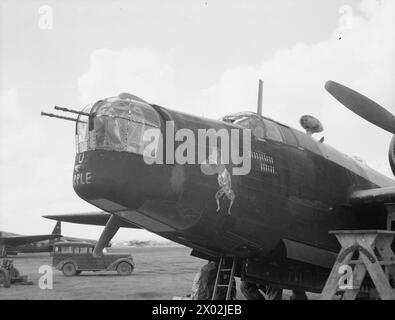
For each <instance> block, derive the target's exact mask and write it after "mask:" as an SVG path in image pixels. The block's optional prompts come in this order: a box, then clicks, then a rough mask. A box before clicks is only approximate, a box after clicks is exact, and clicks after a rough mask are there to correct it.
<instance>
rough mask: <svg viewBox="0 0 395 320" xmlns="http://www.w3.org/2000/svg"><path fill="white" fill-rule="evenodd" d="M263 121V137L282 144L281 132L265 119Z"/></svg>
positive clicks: (275, 125)
mask: <svg viewBox="0 0 395 320" xmlns="http://www.w3.org/2000/svg"><path fill="white" fill-rule="evenodd" d="M263 121H264V123H265V129H266V134H265V137H266V138H267V139H270V140H274V141H279V142H282V141H283V138H282V136H281V132H280V129H279V128H278V126H277V124H275V123H274V122H272V121H269V120H266V119H264V120H263Z"/></svg>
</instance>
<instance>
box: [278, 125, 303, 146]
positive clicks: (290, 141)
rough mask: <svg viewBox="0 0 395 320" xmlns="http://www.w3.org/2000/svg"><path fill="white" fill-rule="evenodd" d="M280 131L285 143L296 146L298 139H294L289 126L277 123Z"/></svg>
mask: <svg viewBox="0 0 395 320" xmlns="http://www.w3.org/2000/svg"><path fill="white" fill-rule="evenodd" d="M279 128H280V130H281V133H282V134H283V137H284V140H285V143H286V144H288V145H291V146H294V147H297V146H298V140H297V139H296V136H295V134H294V133H293V132H292V130H291V129H290V128H287V127H285V126H282V125H279Z"/></svg>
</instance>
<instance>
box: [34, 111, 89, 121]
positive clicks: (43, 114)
mask: <svg viewBox="0 0 395 320" xmlns="http://www.w3.org/2000/svg"><path fill="white" fill-rule="evenodd" d="M41 115H42V116H46V117H51V118H58V119H63V120H69V121H74V122H77V121H78V120H77V119H75V118H70V117H63V116H58V115H56V114H53V113H46V112H41ZM80 122H82V123H85V122H83V121H80Z"/></svg>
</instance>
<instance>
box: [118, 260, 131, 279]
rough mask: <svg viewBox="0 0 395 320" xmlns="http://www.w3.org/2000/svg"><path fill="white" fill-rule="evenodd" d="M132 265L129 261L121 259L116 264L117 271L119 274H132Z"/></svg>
mask: <svg viewBox="0 0 395 320" xmlns="http://www.w3.org/2000/svg"><path fill="white" fill-rule="evenodd" d="M132 271H133V267H132V265H131V264H130V263H127V262H125V261H122V262H120V263H118V265H117V272H118V274H119V275H120V276H129V275H130V274H132Z"/></svg>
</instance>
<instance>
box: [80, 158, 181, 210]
mask: <svg viewBox="0 0 395 320" xmlns="http://www.w3.org/2000/svg"><path fill="white" fill-rule="evenodd" d="M169 185H170V172H168V170H166V167H165V166H155V165H147V164H146V163H145V162H144V160H143V158H142V156H140V155H136V154H132V153H124V152H114V151H106V150H94V151H87V152H84V153H83V154H79V155H77V157H76V162H75V166H74V174H73V187H74V190H75V192H76V193H77V194H78V195H79V196H80V197H81V198H82V199H84V200H86V201H88V202H92V201H95V202H96V201H97V200H98V199H107V200H111V201H112V202H115V203H118V204H120V205H122V206H125V207H127V208H129V209H137V208H139V207H140V206H141V205H142V203H143V202H144V200H145V199H147V198H164V199H171V198H173V197H174V196H175V195H174V193H173V191H172V188H169Z"/></svg>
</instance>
